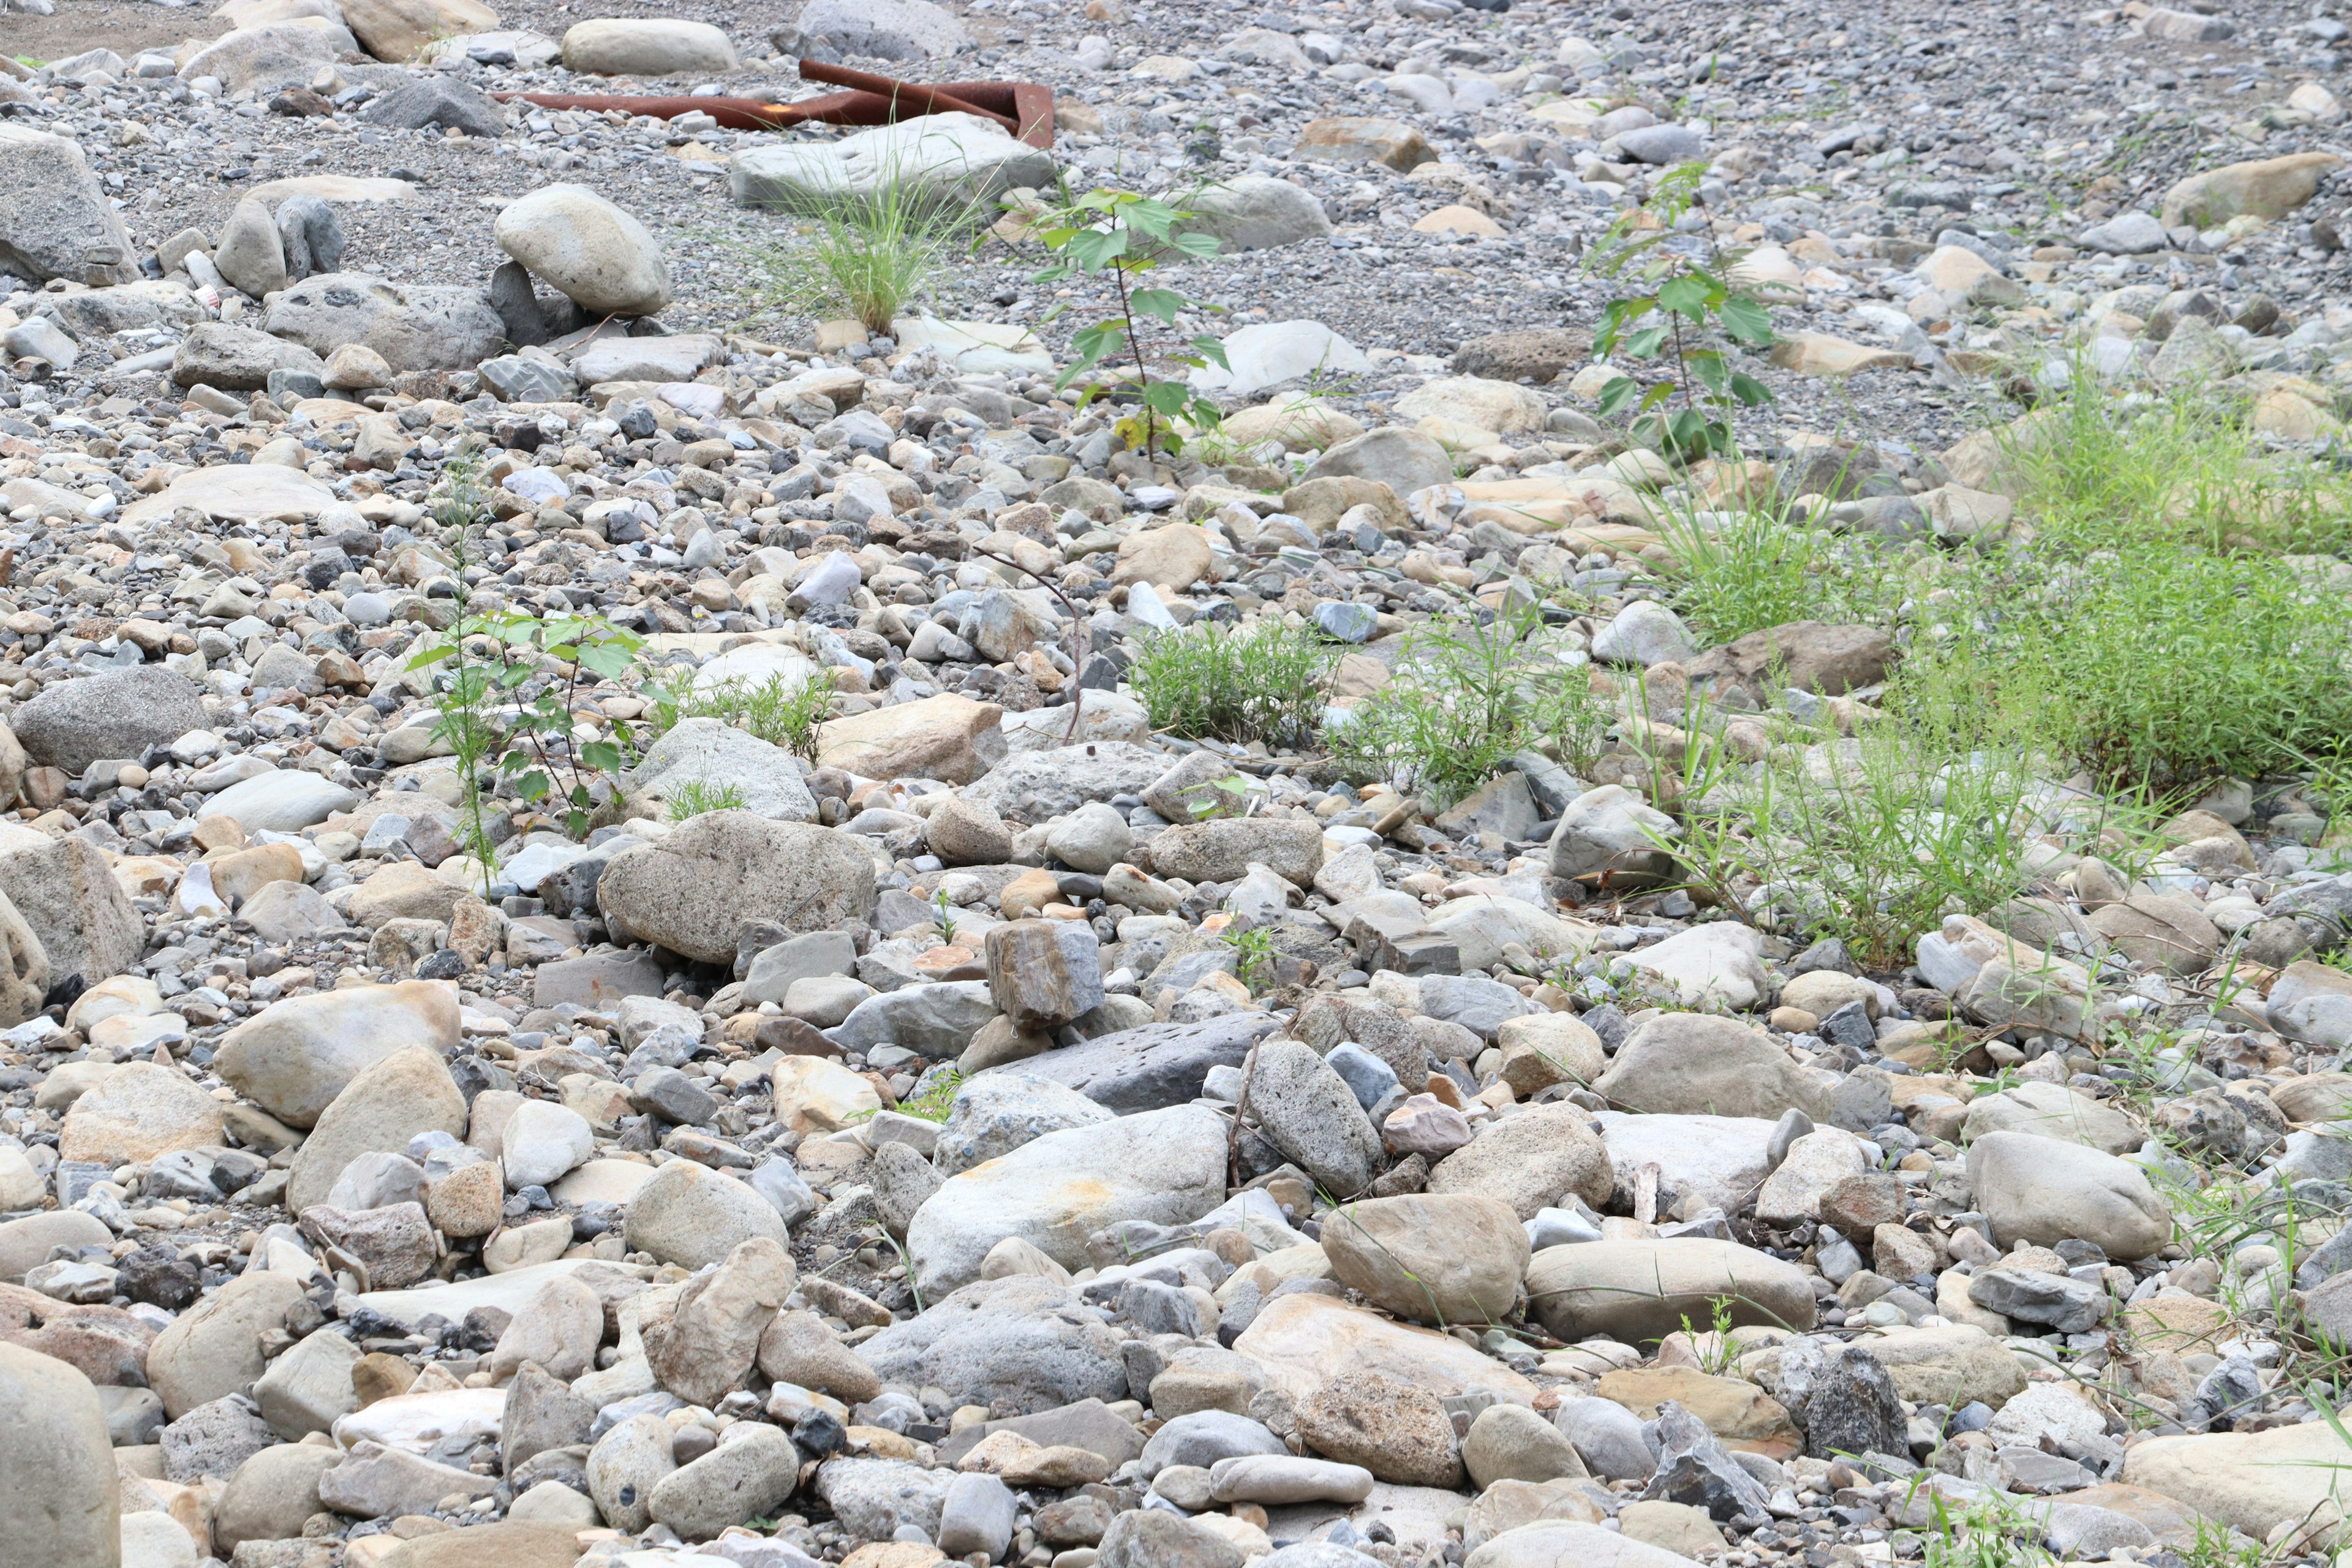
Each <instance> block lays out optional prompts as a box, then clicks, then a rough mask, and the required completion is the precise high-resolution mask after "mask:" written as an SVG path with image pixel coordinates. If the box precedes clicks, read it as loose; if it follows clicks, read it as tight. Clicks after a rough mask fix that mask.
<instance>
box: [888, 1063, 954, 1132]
mask: <svg viewBox="0 0 2352 1568" xmlns="http://www.w3.org/2000/svg"><path fill="white" fill-rule="evenodd" d="M963 1079H964V1075H963V1074H961V1072H958V1071H957V1070H956V1069H955V1068H938V1069H936V1070H934V1071H931V1072H928V1073H925V1074H924V1075H923V1081H922V1083H921V1084H920V1085H919V1086H918V1088H919V1090H920V1092H919V1093H917V1094H915V1095H913V1096H911V1097H909V1098H908V1099H906V1100H900V1101H899V1102H898V1114H899V1115H901V1116H914V1117H919V1118H921V1119H922V1120H923V1121H941V1122H943V1121H946V1120H947V1119H948V1113H949V1112H950V1111H951V1110H954V1109H955V1098H956V1091H957V1090H959V1089H962V1088H963Z"/></svg>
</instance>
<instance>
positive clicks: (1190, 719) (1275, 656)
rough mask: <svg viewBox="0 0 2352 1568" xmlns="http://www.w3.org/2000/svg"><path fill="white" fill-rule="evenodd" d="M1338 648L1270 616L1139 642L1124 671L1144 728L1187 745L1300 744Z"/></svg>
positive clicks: (1318, 709)
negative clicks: (1240, 625)
mask: <svg viewBox="0 0 2352 1568" xmlns="http://www.w3.org/2000/svg"><path fill="white" fill-rule="evenodd" d="M1338 665H1339V649H1338V648H1336V647H1332V646H1331V645H1330V644H1328V643H1326V642H1324V641H1322V640H1321V639H1320V638H1318V637H1316V636H1315V634H1314V633H1313V632H1311V631H1307V630H1304V629H1302V628H1299V627H1295V626H1288V625H1286V624H1285V623H1283V622H1281V621H1277V620H1273V619H1270V618H1269V619H1264V620H1260V621H1258V622H1257V623H1256V624H1255V625H1254V626H1249V627H1248V628H1246V629H1244V630H1238V631H1235V630H1229V629H1227V628H1225V627H1223V626H1217V625H1216V624H1214V623H1213V622H1211V623H1206V624H1203V625H1201V626H1191V627H1186V628H1184V629H1182V630H1181V631H1173V632H1161V633H1159V634H1157V635H1156V636H1152V637H1147V638H1145V639H1144V641H1143V645H1142V651H1141V652H1140V653H1139V654H1138V656H1137V657H1136V660H1135V663H1134V664H1133V665H1132V666H1131V667H1130V668H1129V670H1128V672H1127V679H1128V682H1129V685H1130V686H1132V687H1133V688H1134V689H1135V695H1136V699H1137V700H1139V701H1140V702H1141V703H1142V704H1143V707H1144V711H1145V712H1146V713H1148V714H1149V715H1150V719H1151V727H1152V728H1153V729H1155V730H1160V731H1165V732H1167V733H1169V734H1172V735H1179V736H1181V737H1183V738H1184V739H1186V740H1188V741H1198V740H1207V739H1214V740H1220V741H1234V742H1250V741H1259V742H1265V744H1267V745H1270V746H1288V745H1302V744H1306V743H1307V742H1309V741H1310V740H1311V739H1312V738H1313V736H1314V734H1315V731H1316V730H1317V728H1318V726H1319V725H1320V723H1321V722H1322V718H1323V703H1324V699H1325V697H1326V694H1327V693H1328V690H1329V688H1330V683H1331V674H1332V671H1333V670H1334V669H1335V668H1338Z"/></svg>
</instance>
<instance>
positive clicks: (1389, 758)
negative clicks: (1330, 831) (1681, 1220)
mask: <svg viewBox="0 0 2352 1568" xmlns="http://www.w3.org/2000/svg"><path fill="white" fill-rule="evenodd" d="M1610 722H1611V720H1610V718H1609V715H1608V712H1607V710H1606V708H1605V707H1604V706H1603V704H1602V702H1601V699H1600V698H1599V697H1598V696H1597V695H1595V693H1594V692H1593V690H1592V689H1591V680H1590V679H1589V676H1588V673H1587V671H1586V669H1585V668H1584V666H1583V664H1582V663H1581V662H1580V659H1577V658H1572V657H1571V656H1570V654H1569V653H1568V651H1567V649H1566V648H1565V647H1562V646H1561V645H1559V643H1558V642H1557V641H1556V639H1555V638H1554V637H1553V636H1552V635H1551V634H1550V633H1549V632H1548V631H1547V629H1546V627H1545V626H1544V622H1543V616H1542V611H1541V608H1540V607H1539V606H1538V605H1524V604H1523V605H1514V606H1508V607H1506V608H1505V609H1504V610H1502V611H1500V612H1496V611H1489V610H1486V609H1484V608H1483V607H1477V608H1471V609H1465V611H1463V612H1461V613H1460V614H1458V615H1455V616H1449V617H1446V618H1444V619H1433V620H1432V621H1430V622H1429V623H1428V624H1427V625H1426V626H1424V627H1423V628H1422V629H1421V630H1420V631H1418V632H1416V633H1414V634H1413V635H1412V636H1411V637H1408V639H1407V640H1406V644H1405V647H1404V648H1403V650H1402V653H1401V654H1400V656H1399V658H1398V659H1397V662H1396V668H1395V669H1394V670H1393V671H1392V673H1391V679H1390V681H1389V684H1388V685H1386V686H1384V687H1382V688H1381V689H1379V690H1378V691H1375V692H1374V693H1372V694H1371V695H1370V697H1367V698H1365V699H1364V700H1362V701H1360V702H1359V703H1357V704H1356V706H1355V708H1354V709H1353V710H1352V711H1351V712H1350V713H1349V716H1348V719H1347V721H1346V722H1345V723H1344V724H1342V725H1340V726H1339V729H1338V731H1337V732H1336V734H1335V735H1327V737H1326V739H1327V742H1328V744H1329V745H1330V747H1331V752H1332V755H1333V756H1334V757H1335V758H1337V759H1338V760H1339V763H1340V766H1341V768H1342V770H1343V771H1344V772H1345V773H1347V774H1348V775H1349V776H1350V777H1351V778H1354V779H1356V780H1357V781H1358V782H1360V783H1370V782H1372V781H1374V780H1383V781H1385V782H1387V783H1390V784H1394V785H1396V786H1397V787H1398V788H1400V789H1412V790H1416V791H1419V792H1420V793H1421V794H1422V795H1423V797H1424V798H1425V799H1429V800H1433V801H1436V802H1439V803H1441V804H1445V803H1451V802H1453V801H1455V800H1458V799H1460V798H1461V797H1462V796H1464V795H1468V794H1469V793H1470V792H1471V791H1473V790H1475V789H1476V788H1477V787H1478V786H1479V785H1480V784H1485V783H1486V781H1487V780H1488V779H1489V778H1491V777H1493V776H1494V774H1495V773H1496V769H1497V768H1498V767H1499V766H1500V765H1501V763H1503V762H1504V761H1505V760H1506V759H1507V758H1508V757H1509V756H1510V755H1511V754H1512V753H1513V752H1519V751H1523V750H1526V749H1528V748H1530V747H1538V746H1549V748H1550V749H1551V750H1553V751H1556V752H1559V761H1561V762H1563V763H1568V764H1569V765H1570V766H1571V767H1573V766H1577V765H1580V763H1583V762H1585V761H1586V760H1587V759H1588V758H1589V757H1591V756H1594V755H1597V754H1598V753H1599V752H1600V751H1601V750H1602V749H1604V744H1605V738H1606V734H1607V731H1608V728H1609V725H1610Z"/></svg>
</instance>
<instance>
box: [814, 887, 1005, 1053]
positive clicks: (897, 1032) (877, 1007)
mask: <svg viewBox="0 0 2352 1568" xmlns="http://www.w3.org/2000/svg"><path fill="white" fill-rule="evenodd" d="M868 864H869V866H870V865H871V862H868ZM995 1016H997V1013H996V1001H995V998H994V997H992V995H991V994H989V986H988V982H986V981H984V980H941V981H934V982H932V983H930V984H918V985H904V986H901V987H899V988H898V990H896V991H885V992H883V993H881V994H879V995H875V996H868V997H866V999H865V1000H864V1001H862V1002H860V1003H858V1004H857V1005H856V1006H855V1007H853V1008H851V1009H850V1013H849V1016H847V1017H846V1018H844V1019H843V1020H842V1021H841V1022H840V1023H839V1024H838V1025H837V1026H835V1027H834V1028H832V1029H831V1030H828V1031H827V1032H826V1037H827V1038H828V1039H830V1040H832V1041H833V1042H834V1043H835V1044H836V1045H838V1046H840V1047H842V1048H843V1049H844V1050H851V1051H866V1050H871V1049H872V1048H873V1047H876V1046H879V1045H895V1046H898V1047H903V1048H905V1049H907V1050H910V1051H919V1052H921V1053H922V1054H923V1055H924V1056H927V1057H930V1058H934V1059H938V1060H946V1059H948V1058H952V1057H957V1056H961V1054H962V1053H963V1050H964V1048H965V1047H968V1046H970V1045H971V1038H972V1037H973V1036H974V1035H976V1034H978V1033H979V1032H980V1030H981V1026H982V1025H984V1024H986V1023H987V1022H988V1021H989V1020H990V1019H991V1018H993V1017H995Z"/></svg>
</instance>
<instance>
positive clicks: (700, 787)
mask: <svg viewBox="0 0 2352 1568" xmlns="http://www.w3.org/2000/svg"><path fill="white" fill-rule="evenodd" d="M668 804H669V819H670V820H671V821H672V822H684V821H686V820H687V819H688V817H694V816H702V815H703V814H705V813H706V812H712V811H740V810H742V809H743V791H742V790H741V789H740V787H739V786H737V785H735V784H712V783H710V782H709V780H707V779H688V780H687V781H686V782H685V783H684V784H680V785H678V786H677V791H676V793H674V794H672V795H670V797H669V803H668Z"/></svg>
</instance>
